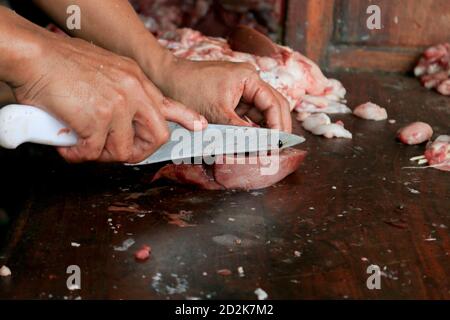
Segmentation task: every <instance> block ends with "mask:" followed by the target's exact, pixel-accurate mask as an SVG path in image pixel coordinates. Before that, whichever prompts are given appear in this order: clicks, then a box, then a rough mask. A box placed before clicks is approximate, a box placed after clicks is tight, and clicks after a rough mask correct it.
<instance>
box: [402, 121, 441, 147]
mask: <svg viewBox="0 0 450 320" xmlns="http://www.w3.org/2000/svg"><path fill="white" fill-rule="evenodd" d="M432 136H433V129H432V128H431V126H430V125H429V124H428V123H425V122H420V121H419V122H413V123H411V124H409V125H407V126H406V127H403V128H401V129H400V130H398V132H397V138H398V139H399V140H400V141H401V142H403V143H404V144H408V145H414V144H421V143H423V142H425V141H428V140H430V139H431V137H432Z"/></svg>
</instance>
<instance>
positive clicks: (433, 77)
mask: <svg viewBox="0 0 450 320" xmlns="http://www.w3.org/2000/svg"><path fill="white" fill-rule="evenodd" d="M414 74H415V75H416V77H419V78H420V80H421V82H422V84H423V85H424V87H425V88H427V89H436V90H437V91H438V92H439V93H440V94H442V95H445V96H448V95H450V43H442V44H438V45H436V46H433V47H430V48H428V49H427V50H426V51H425V52H424V54H423V55H422V57H421V58H420V60H419V63H418V65H417V66H416V68H415V69H414Z"/></svg>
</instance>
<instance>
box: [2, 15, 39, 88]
mask: <svg viewBox="0 0 450 320" xmlns="http://www.w3.org/2000/svg"><path fill="white" fill-rule="evenodd" d="M44 32H45V30H43V29H42V28H40V27H38V26H36V25H34V24H33V23H31V22H29V21H28V20H26V19H24V18H22V17H21V16H19V15H17V14H16V13H15V12H14V11H12V10H9V9H7V8H5V7H2V6H0V52H1V54H0V81H4V82H6V83H8V84H9V85H11V86H13V87H17V86H20V85H21V84H23V83H24V82H25V81H26V78H27V73H28V70H29V68H30V67H31V65H32V64H33V61H36V59H38V58H39V56H40V55H41V52H42V44H43V41H44Z"/></svg>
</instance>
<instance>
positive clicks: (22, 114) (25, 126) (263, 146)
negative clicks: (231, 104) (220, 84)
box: [0, 104, 305, 165]
mask: <svg viewBox="0 0 450 320" xmlns="http://www.w3.org/2000/svg"><path fill="white" fill-rule="evenodd" d="M168 127H169V131H170V139H169V141H168V142H167V143H165V144H163V145H162V146H161V147H160V148H159V149H158V150H157V151H156V152H155V153H153V154H152V155H151V156H150V157H148V158H147V159H145V160H144V161H142V162H140V163H137V164H130V165H144V164H150V163H156V162H164V161H169V160H172V161H174V162H176V161H180V160H182V159H188V158H189V159H190V158H202V157H209V156H214V155H221V154H242V153H253V152H262V151H269V150H276V149H283V148H287V147H292V146H294V145H297V144H300V143H302V142H304V141H305V139H304V138H303V137H301V136H297V135H294V134H289V133H286V132H282V131H279V130H272V129H266V128H255V127H239V126H230V125H218V124H209V125H208V127H207V128H206V129H205V130H203V131H195V132H194V131H189V130H188V129H186V128H183V127H182V126H180V125H178V124H176V123H174V122H168ZM77 139H78V138H77V135H76V134H75V132H73V131H72V130H70V129H69V128H68V127H67V125H65V124H64V123H62V122H61V121H59V120H58V119H56V118H54V117H53V116H52V115H50V114H49V113H47V112H45V111H44V110H42V109H39V108H36V107H33V106H27V105H18V104H13V105H8V106H5V107H3V108H1V109H0V146H2V147H4V148H9V149H15V148H17V147H18V146H19V145H20V144H22V143H25V142H32V143H38V144H46V145H52V146H61V147H69V146H73V145H75V144H76V143H77Z"/></svg>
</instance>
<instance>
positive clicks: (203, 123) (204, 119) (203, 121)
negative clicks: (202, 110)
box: [200, 116, 208, 126]
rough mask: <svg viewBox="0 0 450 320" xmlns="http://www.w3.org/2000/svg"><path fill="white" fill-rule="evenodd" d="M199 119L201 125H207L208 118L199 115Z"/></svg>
mask: <svg viewBox="0 0 450 320" xmlns="http://www.w3.org/2000/svg"><path fill="white" fill-rule="evenodd" d="M200 121H201V123H202V125H203V126H207V125H208V120H206V118H205V117H204V116H200Z"/></svg>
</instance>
